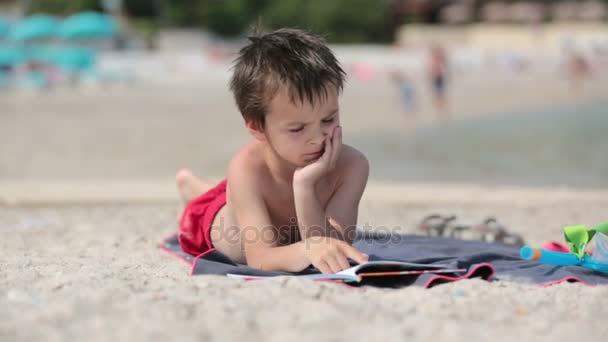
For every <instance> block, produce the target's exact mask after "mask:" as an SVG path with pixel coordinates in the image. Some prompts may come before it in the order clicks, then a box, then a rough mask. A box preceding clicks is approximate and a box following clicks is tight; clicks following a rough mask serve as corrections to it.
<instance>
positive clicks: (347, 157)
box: [337, 144, 369, 174]
mask: <svg viewBox="0 0 608 342" xmlns="http://www.w3.org/2000/svg"><path fill="white" fill-rule="evenodd" d="M337 166H338V169H339V170H340V171H341V172H342V173H345V174H347V173H352V172H356V173H367V172H368V170H369V161H368V160H367V157H365V155H364V154H363V152H361V151H359V150H357V149H356V148H354V147H352V146H350V145H347V144H342V151H341V153H340V158H338V164H337Z"/></svg>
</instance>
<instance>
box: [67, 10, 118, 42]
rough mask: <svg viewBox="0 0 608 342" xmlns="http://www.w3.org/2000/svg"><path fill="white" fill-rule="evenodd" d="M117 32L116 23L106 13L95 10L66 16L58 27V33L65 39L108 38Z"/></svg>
mask: <svg viewBox="0 0 608 342" xmlns="http://www.w3.org/2000/svg"><path fill="white" fill-rule="evenodd" d="M116 33H118V25H116V22H115V21H114V19H113V18H112V17H110V16H108V15H105V14H101V13H97V12H83V13H79V14H75V15H73V16H71V17H69V18H67V19H66V20H65V21H64V22H63V23H62V25H61V27H60V29H59V35H60V36H61V37H63V38H66V39H94V38H109V37H112V36H114V35H115V34H116Z"/></svg>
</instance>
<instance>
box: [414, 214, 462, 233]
mask: <svg viewBox="0 0 608 342" xmlns="http://www.w3.org/2000/svg"><path fill="white" fill-rule="evenodd" d="M454 220H456V216H455V215H449V216H443V215H439V214H431V215H428V216H426V217H425V218H424V219H422V221H421V222H420V223H419V224H418V229H420V230H422V231H423V232H425V233H426V235H429V236H443V234H444V233H445V232H446V230H447V229H448V226H449V225H450V223H451V222H452V221H454Z"/></svg>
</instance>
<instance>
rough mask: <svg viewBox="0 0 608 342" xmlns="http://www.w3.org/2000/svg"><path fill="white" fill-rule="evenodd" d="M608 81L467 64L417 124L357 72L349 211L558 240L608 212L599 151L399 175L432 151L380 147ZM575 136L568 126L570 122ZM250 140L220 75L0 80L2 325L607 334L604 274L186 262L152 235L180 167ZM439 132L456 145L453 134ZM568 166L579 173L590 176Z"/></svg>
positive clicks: (473, 336) (368, 334)
mask: <svg viewBox="0 0 608 342" xmlns="http://www.w3.org/2000/svg"><path fill="white" fill-rule="evenodd" d="M605 81H606V75H605V74H601V73H600V74H598V75H597V77H596V78H595V79H594V80H593V81H592V82H591V83H590V84H589V85H588V88H587V89H585V92H584V94H582V95H581V96H576V97H574V96H569V95H570V94H569V92H568V87H567V86H566V84H565V83H564V82H563V80H561V81H560V79H559V76H556V75H551V74H548V73H546V72H543V73H531V74H528V75H510V74H502V73H496V74H494V75H493V76H492V77H487V76H483V75H469V76H467V75H462V77H461V83H459V84H458V86H457V87H455V89H454V92H453V93H451V95H450V99H451V102H452V113H453V117H454V120H453V121H452V122H449V123H447V124H443V125H441V124H439V123H437V122H436V120H435V119H434V116H433V113H432V110H431V109H430V108H429V107H428V103H426V102H424V103H425V104H424V105H423V109H422V110H421V111H420V113H418V114H417V115H418V116H417V119H415V120H414V124H412V122H411V120H410V119H409V118H408V117H406V116H405V114H404V113H403V112H402V111H401V109H400V107H399V103H398V99H397V97H396V94H395V89H394V88H393V86H392V84H391V83H390V81H389V80H387V79H385V78H378V79H376V80H374V81H372V82H370V83H364V82H361V81H357V80H352V81H350V82H349V84H348V85H347V90H346V91H345V94H344V97H343V103H342V108H343V109H342V112H343V114H342V121H343V126H344V129H345V141H346V142H347V143H351V144H353V145H355V147H358V148H360V149H361V150H362V151H364V152H366V154H368V157H369V159H370V161H372V175H371V179H370V183H369V186H368V190H367V191H366V194H365V195H364V198H363V201H362V204H361V210H360V213H359V224H360V225H361V226H362V227H363V226H366V227H369V229H378V227H394V228H395V231H399V232H403V233H420V232H418V231H416V228H415V227H416V224H417V223H418V222H419V221H420V220H421V219H422V218H423V217H424V216H425V215H427V214H429V213H444V214H456V215H458V217H459V220H460V221H462V222H464V223H474V222H480V221H481V220H483V219H484V218H485V217H487V216H495V217H497V218H499V220H500V221H501V222H502V223H504V224H505V225H506V226H507V227H508V228H509V229H510V230H511V231H513V232H516V233H519V234H522V235H523V237H524V238H525V239H526V241H527V242H528V243H530V244H532V245H539V244H542V243H543V242H545V241H549V240H556V241H562V239H563V237H562V232H561V228H562V227H563V226H565V225H569V224H587V225H593V224H596V223H599V222H602V221H605V220H607V219H608V215H607V213H608V211H607V208H608V187H607V186H606V183H605V178H604V180H602V176H601V175H602V172H603V171H602V170H604V168H605V165H606V164H603V163H601V162H598V163H599V164H592V165H590V164H588V162H589V160H595V159H597V158H598V157H597V156H596V155H595V154H594V155H592V156H589V157H588V158H589V159H584V158H586V157H585V156H584V155H581V153H578V152H577V153H575V155H579V158H583V159H582V160H583V161H584V162H580V163H578V164H576V165H575V166H572V168H570V169H565V171H564V174H560V173H556V174H548V173H547V170H549V169H551V168H552V165H553V164H551V160H549V159H547V160H546V161H544V162H546V163H547V164H546V165H544V166H545V167H546V169H536V170H532V169H530V171H529V176H530V179H529V180H526V181H522V180H521V179H520V178H521V177H519V176H518V173H517V172H516V171H517V170H518V169H513V170H515V171H511V169H509V168H508V167H510V164H509V165H507V166H505V168H506V169H507V171H508V172H507V171H505V172H504V173H501V172H499V171H500V170H499V171H496V170H495V169H493V168H499V167H498V166H496V165H499V166H500V165H502V164H496V165H495V164H490V165H489V166H487V168H486V169H483V168H480V167H479V166H478V165H476V164H473V165H469V168H467V169H466V170H464V171H462V174H468V175H471V174H474V175H475V177H477V180H476V181H474V178H475V177H471V178H466V177H461V176H459V175H460V173H459V172H460V171H459V167H460V164H450V163H444V164H441V160H440V161H438V162H437V165H442V167H445V170H446V172H445V173H433V172H431V171H429V178H427V179H423V178H421V176H420V177H419V176H418V174H416V173H407V172H406V171H404V176H403V177H402V178H395V177H392V176H391V177H388V176H387V175H392V174H393V173H391V172H392V171H391V170H392V169H391V167H392V166H391V165H397V164H398V165H399V167H403V170H405V169H406V167H407V165H408V163H410V164H411V165H414V166H415V167H420V168H424V167H426V165H431V164H428V163H427V161H428V160H431V159H432V156H433V154H432V153H433V149H432V148H430V149H429V150H424V149H423V150H421V151H418V152H417V153H419V154H412V155H405V154H404V156H407V158H410V157H411V159H407V158H405V157H404V158H405V159H406V160H405V161H395V162H396V164H391V163H390V160H388V162H387V160H386V159H387V158H392V157H387V156H388V155H390V156H393V155H398V154H399V153H401V152H400V151H407V149H406V147H404V146H402V145H400V144H403V145H407V143H408V141H409V140H407V139H406V138H407V137H412V136H419V134H423V138H419V139H423V140H422V141H424V142H426V141H427V140H424V139H427V138H424V137H425V135H424V134H427V133H424V132H431V133H428V135H426V136H428V137H434V136H435V135H443V136H445V135H446V134H447V133H450V132H460V131H462V130H464V131H465V132H472V131H474V130H475V126H474V125H473V126H471V128H467V127H468V126H467V127H465V128H462V127H464V126H462V125H465V126H466V125H467V124H468V123H471V124H473V123H477V122H481V121H483V120H494V119H495V118H501V120H506V121H509V120H516V118H517V117H521V116H526V115H531V114H529V113H530V112H532V111H534V110H536V109H539V110H540V109H544V110H551V109H552V108H564V107H570V108H573V109H572V110H573V111H574V112H576V111H577V108H582V107H580V106H584V105H586V104H597V103H600V104H601V103H605V102H602V101H605V99H606V95H608V91H607V90H606V87H605V84H606V83H605ZM422 86H423V85H421V87H422ZM75 94H76V95H75ZM505 94H508V96H507V95H505ZM422 96H423V101H427V100H428V99H427V98H426V95H424V94H423V95H422ZM582 115H583V114H581V116H582ZM509 122H511V121H509ZM387 132H388V133H387ZM420 132H422V133H420ZM389 133H390V134H392V135H394V136H398V137H402V136H403V137H406V138H404V140H390V139H389V140H390V141H392V143H391V144H393V145H390V144H388V143H386V140H382V139H387V138H386V137H387V135H386V134H389ZM450 134H452V133H450ZM392 135H391V137H392ZM569 138H570V139H571V140H570V141H571V142H574V143H577V138H579V137H578V136H570V137H569ZM247 139H248V137H247V135H246V131H245V130H244V129H242V123H241V118H240V116H239V114H238V113H237V111H236V109H235V108H234V105H233V103H232V99H231V98H230V94H229V93H228V91H227V87H226V83H225V79H224V78H222V77H215V78H209V79H201V80H188V81H183V80H181V81H171V82H169V81H168V82H166V83H162V82H149V83H145V84H139V85H136V86H133V87H129V86H125V85H115V86H113V85H110V86H107V87H105V88H104V87H91V88H81V89H77V90H75V91H73V90H68V89H55V90H53V91H50V92H46V93H36V92H19V93H16V92H5V93H0V250H1V252H0V340H2V341H31V340H45V341H66V340H81V339H86V340H90V341H107V340H116V339H117V340H159V341H160V340H163V341H167V340H170V339H173V340H175V339H179V340H185V341H201V340H203V341H226V340H242V339H256V340H265V341H285V340H288V339H298V340H300V339H311V340H312V339H314V340H317V341H352V340H384V339H390V340H412V341H429V340H448V339H449V340H452V341H456V342H459V341H487V340H496V341H513V340H532V339H534V340H537V341H572V340H585V341H603V340H604V339H605V337H606V336H608V325H606V323H605V322H603V320H602V319H603V318H604V317H607V316H608V299H607V298H608V287H605V286H604V287H589V286H585V285H582V284H577V283H562V284H558V285H554V286H550V287H547V288H539V287H535V286H530V285H525V284H520V283H514V282H507V281H500V282H486V281H482V280H479V279H472V280H463V281H459V282H455V283H450V284H443V285H440V286H437V287H434V288H431V289H428V290H425V289H422V288H416V287H409V288H403V289H398V290H386V289H377V288H364V289H363V290H361V289H352V288H347V287H344V286H340V285H336V284H328V283H319V282H312V281H306V280H299V279H293V278H286V277H280V278H276V279H272V280H264V281H250V282H243V281H237V280H231V279H227V278H225V277H219V276H197V277H190V276H189V275H188V273H189V269H188V267H187V266H186V265H185V264H183V263H180V262H179V261H176V260H175V259H173V258H171V257H169V256H168V255H166V254H164V253H162V252H161V251H160V250H159V249H158V242H159V241H160V239H162V238H163V237H165V236H166V235H168V234H170V233H171V232H173V231H174V229H176V227H175V217H176V214H177V211H178V207H179V203H178V200H177V196H176V194H175V193H174V192H173V188H172V178H173V174H174V172H175V170H176V169H178V168H180V167H184V166H188V167H190V168H192V169H193V170H194V171H195V172H197V173H198V174H200V175H203V176H204V177H206V178H207V179H209V180H218V179H221V178H222V177H223V176H224V170H225V168H226V163H227V161H228V160H229V158H230V156H231V154H232V153H234V152H235V151H236V150H237V149H238V148H239V146H241V145H242V144H243V143H244V142H246V141H247ZM391 139H392V138H391ZM395 139H396V138H395ZM400 139H401V138H400ZM428 139H431V138H428ZM515 140H517V139H515ZM378 141H380V142H382V143H380V142H378ZM390 141H389V142H390ZM428 141H430V140H428ZM549 141H550V140H549ZM542 143H543V140H542V137H539V145H542ZM604 143H605V140H604V141H597V143H596V144H599V146H603V145H602V144H604ZM387 144H388V145H387ZM585 144H586V143H585ZM585 144H580V145H581V146H583V147H581V148H585V149H587V150H589V151H595V150H594V146H596V145H592V144H589V145H585ZM444 145H446V146H447V147H446V148H447V150H448V151H452V150H450V149H449V147H450V146H451V144H444ZM386 146H389V147H386ZM391 146H392V147H391ZM395 146H396V147H395ZM431 146H433V145H431ZM454 146H456V144H454ZM475 146H477V147H476V148H477V149H479V151H481V152H480V153H482V154H483V153H484V152H483V151H489V152H487V153H491V154H496V153H498V152H494V151H503V149H502V147H500V146H499V147H496V146H495V145H492V144H491V142H487V143H480V144H477V145H475ZM390 148H394V149H393V150H392V152H390V151H389V152H387V151H388V150H387V149H390ZM493 148H495V149H496V150H493ZM530 148H532V147H530ZM576 151H579V150H576ZM471 153H477V152H474V151H473V152H471ZM594 153H596V152H594ZM597 153H599V152H597ZM550 155H551V154H550ZM429 156H430V157H429ZM425 158H426V159H425ZM463 158H464V157H463ZM526 158H527V157H526ZM563 158H564V159H567V158H572V157H571V155H564V156H563ZM427 159H428V160H427ZM465 160H466V158H465ZM560 160H561V159H560ZM374 161H378V162H377V163H376V164H377V165H378V166H377V168H376V169H374V165H375V164H374ZM416 163H418V164H416ZM425 163H426V164H425ZM514 163H515V164H517V163H520V161H519V159H517V160H515V161H514ZM467 164H471V163H469V162H467ZM518 165H519V164H518ZM556 165H558V164H556ZM559 165H561V164H559ZM414 166H412V167H414ZM541 166H543V165H541ZM398 170H399V169H397V171H396V172H395V173H399V172H398ZM480 170H481V171H480ZM589 170H592V171H593V172H591V171H589ZM566 172H567V174H566ZM585 172H587V173H585ZM509 174H511V175H512V179H508V178H507V176H508V175H509ZM577 174H578V175H580V174H583V175H588V177H585V178H587V180H588V181H587V182H584V181H583V180H580V181H579V179H578V178H576V175H577ZM433 175H436V176H437V177H439V176H441V177H443V178H442V180H438V179H439V178H434V177H433ZM450 175H452V176H453V177H450ZM563 175H566V176H568V175H570V176H572V177H565V176H564V177H565V178H564V177H562V176H563ZM604 175H605V173H604ZM581 178H582V177H581ZM396 179H399V180H396ZM543 180H545V181H543Z"/></svg>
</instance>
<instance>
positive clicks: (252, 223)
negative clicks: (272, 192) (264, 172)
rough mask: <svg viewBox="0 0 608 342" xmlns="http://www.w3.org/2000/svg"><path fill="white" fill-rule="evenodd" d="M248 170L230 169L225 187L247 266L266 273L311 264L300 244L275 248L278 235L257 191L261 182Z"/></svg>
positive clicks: (289, 270)
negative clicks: (228, 192)
mask: <svg viewBox="0 0 608 342" xmlns="http://www.w3.org/2000/svg"><path fill="white" fill-rule="evenodd" d="M244 170H247V168H243V167H236V166H235V167H232V166H231V167H230V168H229V171H228V184H229V186H230V188H231V190H232V189H238V190H237V191H231V192H230V198H229V200H230V201H231V205H232V206H233V209H234V212H235V215H236V220H237V224H238V225H239V227H240V229H241V239H242V241H243V248H244V252H245V258H246V259H247V265H248V266H251V267H254V268H257V269H263V270H268V271H287V272H299V271H302V270H303V269H305V268H306V267H308V266H309V265H310V261H309V260H308V259H307V258H306V256H305V255H304V252H303V245H302V243H295V244H291V245H288V246H281V247H276V243H275V242H276V240H277V232H276V229H275V227H274V226H273V225H272V223H271V221H270V216H269V215H268V209H267V208H266V204H265V202H264V199H263V197H262V195H261V191H260V190H259V188H258V187H259V186H260V182H259V181H258V180H257V179H256V176H255V173H253V172H249V171H244Z"/></svg>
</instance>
